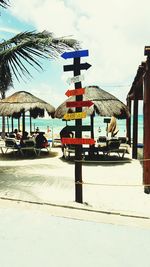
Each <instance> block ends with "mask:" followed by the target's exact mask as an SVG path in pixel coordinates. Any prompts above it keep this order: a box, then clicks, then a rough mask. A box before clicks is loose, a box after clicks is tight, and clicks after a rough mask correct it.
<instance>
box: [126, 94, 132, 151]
mask: <svg viewBox="0 0 150 267" xmlns="http://www.w3.org/2000/svg"><path fill="white" fill-rule="evenodd" d="M127 106H128V109H129V112H130V114H131V99H130V98H129V97H128V98H127ZM126 128H127V138H128V144H129V145H130V146H131V115H130V117H128V118H127V119H126Z"/></svg>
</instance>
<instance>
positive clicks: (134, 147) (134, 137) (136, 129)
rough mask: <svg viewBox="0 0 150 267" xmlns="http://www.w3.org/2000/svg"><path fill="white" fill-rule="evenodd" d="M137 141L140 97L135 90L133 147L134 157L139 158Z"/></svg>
mask: <svg viewBox="0 0 150 267" xmlns="http://www.w3.org/2000/svg"><path fill="white" fill-rule="evenodd" d="M137 143H138V97H137V95H136V92H135V97H134V105H133V148H132V157H133V158H134V159H137Z"/></svg>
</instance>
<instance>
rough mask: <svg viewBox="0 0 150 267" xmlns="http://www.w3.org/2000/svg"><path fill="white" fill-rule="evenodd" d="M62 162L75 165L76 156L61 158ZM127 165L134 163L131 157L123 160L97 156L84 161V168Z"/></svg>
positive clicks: (116, 157) (115, 157)
mask: <svg viewBox="0 0 150 267" xmlns="http://www.w3.org/2000/svg"><path fill="white" fill-rule="evenodd" d="M60 160H61V161H63V162H67V163H68V164H72V165H73V164H75V156H70V157H69V158H64V157H60ZM127 163H132V159H130V158H129V157H124V158H121V157H119V156H114V155H113V156H112V155H111V156H108V155H107V156H105V155H95V156H94V157H89V156H85V157H84V158H83V160H82V164H83V165H84V166H86V165H87V166H89V165H90V166H98V165H102V166H106V167H110V166H114V165H118V166H119V165H125V164H127Z"/></svg>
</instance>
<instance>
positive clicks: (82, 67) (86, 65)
mask: <svg viewBox="0 0 150 267" xmlns="http://www.w3.org/2000/svg"><path fill="white" fill-rule="evenodd" d="M90 67H91V65H90V64H89V63H87V62H86V63H81V64H78V65H77V66H76V65H65V66H64V71H71V70H72V71H74V70H75V69H78V70H88V69H89V68H90Z"/></svg>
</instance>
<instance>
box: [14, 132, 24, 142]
mask: <svg viewBox="0 0 150 267" xmlns="http://www.w3.org/2000/svg"><path fill="white" fill-rule="evenodd" d="M14 134H15V138H16V139H17V140H20V139H21V137H22V135H21V133H19V131H18V129H15V130H14Z"/></svg>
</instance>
